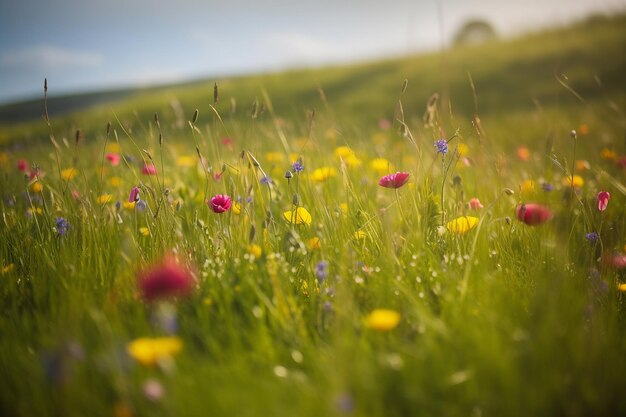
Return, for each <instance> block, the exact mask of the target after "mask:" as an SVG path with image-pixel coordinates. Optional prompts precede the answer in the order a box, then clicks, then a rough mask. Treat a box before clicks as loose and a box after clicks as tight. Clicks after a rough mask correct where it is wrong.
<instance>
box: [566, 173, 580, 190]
mask: <svg viewBox="0 0 626 417" xmlns="http://www.w3.org/2000/svg"><path fill="white" fill-rule="evenodd" d="M562 182H563V185H565V186H566V187H571V186H572V176H571V175H566V176H565V177H563V180H562ZM583 185H585V180H583V177H581V176H580V175H574V187H575V188H581V187H582V186H583Z"/></svg>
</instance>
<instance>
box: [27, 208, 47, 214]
mask: <svg viewBox="0 0 626 417" xmlns="http://www.w3.org/2000/svg"><path fill="white" fill-rule="evenodd" d="M26 212H27V213H28V214H30V215H32V214H33V209H32V208H30V207H29V208H28V209H27V210H26ZM34 213H36V214H41V213H43V210H42V209H41V207H36V208H35V210H34Z"/></svg>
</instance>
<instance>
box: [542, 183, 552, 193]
mask: <svg viewBox="0 0 626 417" xmlns="http://www.w3.org/2000/svg"><path fill="white" fill-rule="evenodd" d="M541 188H543V191H545V192H548V193H549V192H550V191H552V190H554V185H552V184H550V183H549V182H544V183H543V184H541Z"/></svg>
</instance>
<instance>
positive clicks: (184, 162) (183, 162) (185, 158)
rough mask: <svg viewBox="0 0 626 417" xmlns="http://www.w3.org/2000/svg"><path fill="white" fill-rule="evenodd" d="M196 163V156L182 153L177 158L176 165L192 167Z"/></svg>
mask: <svg viewBox="0 0 626 417" xmlns="http://www.w3.org/2000/svg"><path fill="white" fill-rule="evenodd" d="M194 165H196V158H195V157H193V156H191V155H182V156H179V157H178V158H176V166H178V167H182V168H190V167H193V166H194Z"/></svg>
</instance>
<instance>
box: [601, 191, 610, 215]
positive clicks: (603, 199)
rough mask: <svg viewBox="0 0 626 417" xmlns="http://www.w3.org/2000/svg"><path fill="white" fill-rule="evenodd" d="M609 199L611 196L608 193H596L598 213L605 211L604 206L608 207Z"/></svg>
mask: <svg viewBox="0 0 626 417" xmlns="http://www.w3.org/2000/svg"><path fill="white" fill-rule="evenodd" d="M610 199H611V194H610V193H609V192H608V191H600V192H599V193H598V210H600V211H604V210H606V206H608V205H609V200H610Z"/></svg>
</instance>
